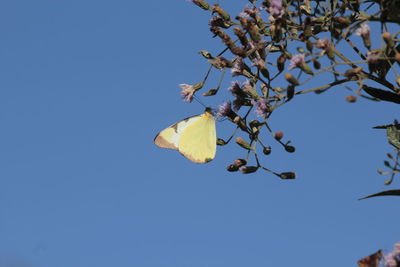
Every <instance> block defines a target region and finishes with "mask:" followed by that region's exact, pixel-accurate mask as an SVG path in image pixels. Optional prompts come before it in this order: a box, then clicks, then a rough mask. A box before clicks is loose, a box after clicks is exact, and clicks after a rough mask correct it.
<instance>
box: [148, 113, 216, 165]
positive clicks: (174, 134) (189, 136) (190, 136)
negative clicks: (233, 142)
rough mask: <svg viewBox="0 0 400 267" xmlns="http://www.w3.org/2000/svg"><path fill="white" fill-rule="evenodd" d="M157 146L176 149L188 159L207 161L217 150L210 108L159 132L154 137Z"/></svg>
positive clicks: (213, 121) (211, 158)
mask: <svg viewBox="0 0 400 267" xmlns="http://www.w3.org/2000/svg"><path fill="white" fill-rule="evenodd" d="M154 144H156V145H157V146H159V147H164V148H170V149H175V150H178V151H179V152H180V153H181V154H182V155H184V156H185V157H186V158H188V159H189V160H191V161H193V162H196V163H207V162H209V161H211V160H213V159H214V157H215V152H216V150H217V134H216V130H215V118H214V115H213V113H212V112H211V109H210V108H206V110H205V111H204V113H203V114H200V115H196V116H193V117H189V118H186V119H184V120H181V121H179V122H177V123H175V124H174V125H171V126H169V127H168V128H166V129H164V130H162V131H161V132H159V133H158V134H157V135H156V137H155V138H154Z"/></svg>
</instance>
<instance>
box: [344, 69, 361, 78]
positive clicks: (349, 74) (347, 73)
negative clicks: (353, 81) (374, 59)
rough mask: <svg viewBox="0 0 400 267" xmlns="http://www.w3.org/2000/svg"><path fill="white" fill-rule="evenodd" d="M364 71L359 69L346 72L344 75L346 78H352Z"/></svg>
mask: <svg viewBox="0 0 400 267" xmlns="http://www.w3.org/2000/svg"><path fill="white" fill-rule="evenodd" d="M361 71H362V67H357V68H353V69H349V70H346V71H345V73H344V76H346V77H352V76H354V75H357V74H359V73H360V72H361Z"/></svg>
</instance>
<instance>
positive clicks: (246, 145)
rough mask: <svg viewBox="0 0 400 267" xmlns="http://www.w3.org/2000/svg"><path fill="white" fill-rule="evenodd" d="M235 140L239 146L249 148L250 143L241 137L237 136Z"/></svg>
mask: <svg viewBox="0 0 400 267" xmlns="http://www.w3.org/2000/svg"><path fill="white" fill-rule="evenodd" d="M235 141H236V143H237V144H238V145H239V146H241V147H243V148H244V149H247V150H251V146H250V144H249V143H247V142H246V141H245V140H244V139H243V138H242V137H237V138H236V140H235Z"/></svg>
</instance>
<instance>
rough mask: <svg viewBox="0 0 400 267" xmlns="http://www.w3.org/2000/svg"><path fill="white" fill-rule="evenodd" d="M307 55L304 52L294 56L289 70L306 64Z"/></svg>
mask: <svg viewBox="0 0 400 267" xmlns="http://www.w3.org/2000/svg"><path fill="white" fill-rule="evenodd" d="M304 58H305V55H304V54H296V55H293V56H292V59H291V60H290V65H289V68H288V69H289V70H291V69H294V68H301V67H302V66H303V65H304V64H305V60H304Z"/></svg>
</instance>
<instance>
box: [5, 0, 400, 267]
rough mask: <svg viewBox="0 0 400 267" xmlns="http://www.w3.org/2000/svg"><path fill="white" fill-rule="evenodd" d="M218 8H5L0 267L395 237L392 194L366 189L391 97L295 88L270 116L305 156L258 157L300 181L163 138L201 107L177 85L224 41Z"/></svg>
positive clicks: (287, 261) (345, 256)
mask: <svg viewBox="0 0 400 267" xmlns="http://www.w3.org/2000/svg"><path fill="white" fill-rule="evenodd" d="M219 2H220V4H221V5H223V6H225V7H227V9H228V10H230V11H232V12H234V13H235V12H236V13H238V12H239V11H240V8H242V7H243V6H244V5H245V4H246V2H247V1H244V0H243V1H235V3H232V1H219ZM208 19H209V14H208V13H206V12H204V11H202V10H200V9H199V8H196V7H195V6H193V5H192V4H190V3H188V2H185V1H181V0H175V1H161V0H156V1H128V0H116V1H104V0H96V1H94V0H79V1H77V0H69V1H50V0H47V1H45V0H37V1H27V0H21V1H4V2H3V3H2V4H1V8H0V33H1V34H0V36H1V42H0V48H1V49H0V73H1V78H0V125H1V131H0V137H1V138H0V166H1V168H0V267H10V266H12V267H53V266H58V267H70V266H74V267H91V266H96V267H103V266H104V267H106V266H121V267H122V266H140V267H155V266H157V267H158V266H162V267H164V266H171V267H172V266H173V267H180V266H182V267H183V266H191V267H204V266H207V267H208V266H221V267H224V266H230V267H239V266H255V267H258V266H278V267H289V266H295V265H300V266H301V265H308V266H321V265H322V263H323V265H324V266H326V267H330V266H332V267H333V266H335V267H336V266H355V265H356V261H357V260H358V259H360V258H362V257H363V256H367V255H368V254H370V253H372V252H374V251H376V250H377V249H379V248H383V249H387V250H390V249H391V247H392V244H393V243H394V242H396V241H399V240H400V228H399V227H398V226H399V223H400V215H399V213H398V212H397V209H396V208H397V207H398V199H397V198H393V197H386V198H376V199H369V200H363V201H358V200H357V198H359V197H361V196H364V195H366V194H370V193H374V192H377V191H380V190H384V189H389V187H385V186H383V181H384V178H383V177H380V176H379V175H378V174H377V173H376V169H377V168H379V167H382V165H383V164H382V160H383V159H384V157H385V154H386V153H387V152H390V151H391V148H390V146H389V145H388V144H387V141H386V140H385V132H384V131H379V130H373V129H371V127H372V126H375V125H378V124H383V123H389V122H390V120H392V119H394V118H396V116H397V115H398V106H396V105H394V104H390V103H389V104H388V103H375V102H367V101H365V100H360V101H358V102H357V103H356V104H349V103H346V102H345V101H344V98H345V96H346V95H348V91H346V90H345V89H343V88H340V87H337V88H334V89H332V90H331V91H329V92H327V93H325V94H322V95H314V94H310V95H305V96H298V97H295V99H294V100H293V101H292V102H290V103H288V104H287V105H286V107H284V108H282V109H281V110H279V111H277V112H276V113H275V114H274V116H273V117H272V118H271V124H272V125H273V126H274V128H275V129H280V130H282V131H284V132H285V136H287V138H288V139H290V140H292V141H293V144H294V145H295V146H296V148H297V151H296V153H294V154H287V153H284V152H282V151H280V150H281V149H280V148H279V147H278V146H277V145H276V144H274V143H272V142H271V144H272V146H273V149H274V153H273V154H272V155H271V156H270V157H267V158H263V159H262V160H263V163H264V164H265V165H267V166H270V167H271V168H273V169H275V170H277V171H291V170H293V171H296V172H297V174H298V179H296V180H288V181H282V180H279V179H277V178H276V177H274V176H271V175H269V174H268V173H266V172H257V173H256V174H253V175H241V174H239V173H228V172H226V171H225V166H226V165H228V164H230V163H231V161H232V160H233V159H234V158H236V157H242V156H243V155H242V154H241V150H240V149H239V148H237V147H236V146H235V144H231V145H230V146H226V147H222V148H221V147H219V148H218V152H217V157H216V158H215V160H214V161H212V162H211V163H208V164H205V165H199V164H194V163H191V162H190V161H188V160H187V159H185V158H184V157H182V156H181V155H180V154H179V153H177V152H175V151H170V150H163V149H160V148H158V147H156V146H155V145H154V144H153V138H154V136H155V135H156V134H157V132H158V131H160V130H162V129H163V128H165V127H167V126H168V125H171V124H172V123H174V122H176V121H178V120H180V119H182V118H185V117H188V116H191V115H195V114H198V113H201V112H202V111H203V107H202V106H201V105H200V104H198V103H196V102H194V103H192V104H187V103H184V102H182V101H181V99H180V96H179V88H178V84H180V83H195V82H198V81H200V80H201V79H202V78H203V75H204V73H205V71H206V70H207V64H206V63H205V62H204V60H203V59H202V58H200V56H199V55H198V54H197V51H199V50H202V49H206V50H209V51H210V52H213V53H217V52H218V51H220V49H221V47H222V45H221V43H220V41H219V40H217V39H212V38H211V34H210V33H209V31H208V26H207V23H208ZM217 77H218V75H217V74H215V75H214V76H213V77H212V78H211V80H210V81H211V83H210V84H209V85H208V86H210V88H211V87H213V86H214V85H215V84H216V82H217ZM228 78H229V79H230V77H228ZM229 79H228V80H227V81H229ZM317 82H318V81H317ZM319 82H321V81H319ZM227 84H228V83H227ZM226 87H227V85H225V87H224V88H226ZM224 88H223V90H224ZM226 96H227V94H225V97H226ZM223 99H224V98H223V95H222V96H221V97H219V98H218V97H216V98H215V99H213V98H211V99H204V98H202V99H201V100H202V101H203V102H204V103H205V104H207V105H210V106H213V107H216V106H217V105H218V103H220V102H221V101H222V100H223ZM217 131H218V136H219V137H222V138H226V137H228V136H229V133H230V132H231V131H232V126H231V125H230V123H229V122H227V121H225V122H220V123H217ZM395 183H397V187H398V182H397V181H395ZM394 187H396V184H394V185H393V186H392V187H391V188H394Z"/></svg>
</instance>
